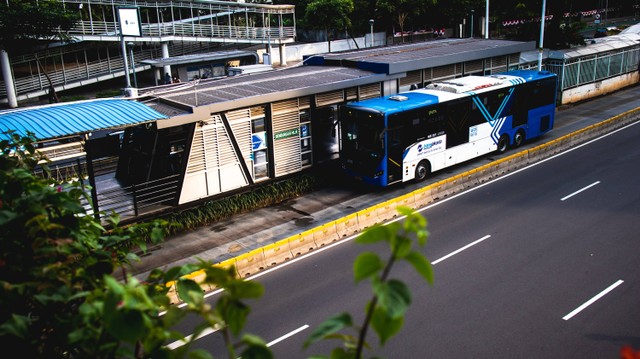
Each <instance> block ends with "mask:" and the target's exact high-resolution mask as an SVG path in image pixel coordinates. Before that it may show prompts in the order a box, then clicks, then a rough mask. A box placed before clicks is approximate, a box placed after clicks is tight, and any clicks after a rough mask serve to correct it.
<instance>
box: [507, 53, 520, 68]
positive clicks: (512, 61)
mask: <svg viewBox="0 0 640 359" xmlns="http://www.w3.org/2000/svg"><path fill="white" fill-rule="evenodd" d="M518 63H520V54H511V55H509V64H508V66H510V67H517V66H518Z"/></svg>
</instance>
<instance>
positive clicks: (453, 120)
mask: <svg viewBox="0 0 640 359" xmlns="http://www.w3.org/2000/svg"><path fill="white" fill-rule="evenodd" d="M556 87H557V76H556V75H555V74H553V73H551V72H549V71H536V70H513V71H507V72H503V73H498V74H493V75H488V76H474V75H469V76H463V77H458V78H452V79H445V80H441V81H435V82H433V83H429V84H425V85H424V87H423V88H419V89H416V90H412V91H405V92H400V93H397V94H393V95H388V96H383V97H379V98H373V99H367V100H362V101H356V102H349V103H347V104H346V105H344V106H343V107H341V109H340V131H341V134H342V137H341V138H342V145H341V148H340V161H341V163H342V167H343V169H344V170H345V172H346V173H347V174H349V175H351V176H353V177H355V178H357V179H359V180H361V181H363V182H366V183H369V184H373V185H377V186H387V185H390V184H392V183H396V182H405V181H410V180H416V181H421V180H424V179H425V178H426V177H427V176H428V175H429V173H431V172H434V171H439V170H441V169H443V168H446V167H449V166H453V165H455V164H458V163H461V162H464V161H468V160H471V159H473V158H476V157H479V156H482V155H485V154H487V153H491V152H493V151H499V152H504V151H506V150H508V149H509V148H515V147H518V146H520V145H522V144H523V143H524V142H525V141H527V140H530V139H532V138H536V137H538V136H542V135H543V134H544V133H546V132H548V131H550V130H551V129H552V128H553V123H554V118H555V108H556V103H555V102H556Z"/></svg>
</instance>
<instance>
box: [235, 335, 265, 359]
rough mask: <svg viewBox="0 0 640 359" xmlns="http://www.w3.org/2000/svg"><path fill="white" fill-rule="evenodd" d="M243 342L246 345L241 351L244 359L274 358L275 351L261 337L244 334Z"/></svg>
mask: <svg viewBox="0 0 640 359" xmlns="http://www.w3.org/2000/svg"><path fill="white" fill-rule="evenodd" d="M241 342H242V344H244V345H246V349H244V350H243V351H242V353H241V357H242V359H272V358H273V353H271V350H270V349H269V348H268V347H267V344H266V343H265V342H264V340H262V339H261V338H260V337H258V336H255V335H252V334H245V335H243V336H242V340H241Z"/></svg>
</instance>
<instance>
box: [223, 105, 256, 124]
mask: <svg viewBox="0 0 640 359" xmlns="http://www.w3.org/2000/svg"><path fill="white" fill-rule="evenodd" d="M224 115H225V116H227V120H229V122H232V121H234V120H238V119H247V118H251V109H249V108H243V109H240V110H234V111H229V112H225V114H224Z"/></svg>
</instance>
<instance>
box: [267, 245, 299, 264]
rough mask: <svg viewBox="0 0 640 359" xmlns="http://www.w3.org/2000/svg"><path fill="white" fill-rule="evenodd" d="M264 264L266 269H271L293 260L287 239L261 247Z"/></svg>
mask: <svg viewBox="0 0 640 359" xmlns="http://www.w3.org/2000/svg"><path fill="white" fill-rule="evenodd" d="M263 255H264V263H265V264H266V265H267V267H273V266H276V265H278V264H280V263H284V262H286V261H288V260H289V259H291V258H293V253H291V249H290V248H289V239H284V240H281V241H278V242H276V243H271V244H268V245H266V246H265V247H263Z"/></svg>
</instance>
